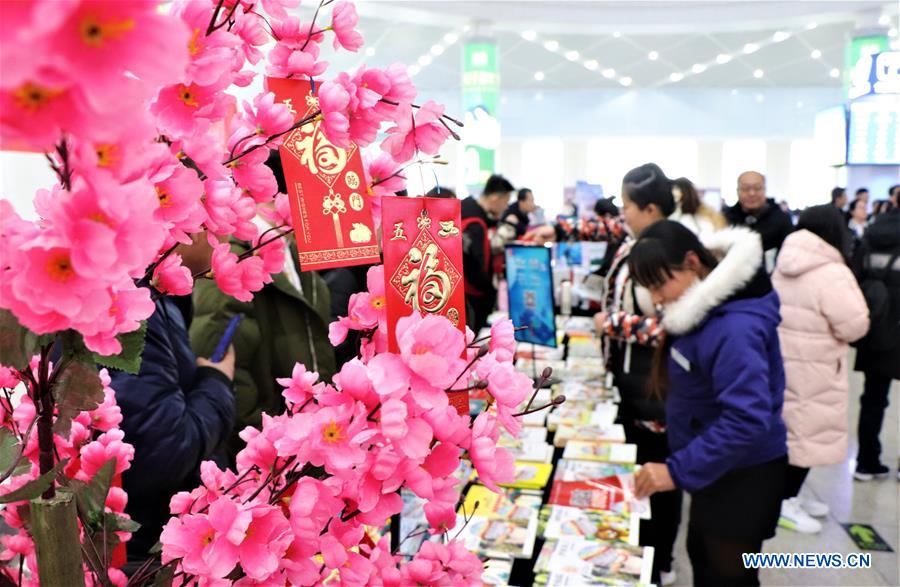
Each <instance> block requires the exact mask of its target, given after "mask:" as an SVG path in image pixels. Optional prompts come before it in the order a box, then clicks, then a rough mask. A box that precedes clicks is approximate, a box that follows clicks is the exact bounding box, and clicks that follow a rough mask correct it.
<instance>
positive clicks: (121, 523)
mask: <svg viewBox="0 0 900 587" xmlns="http://www.w3.org/2000/svg"><path fill="white" fill-rule="evenodd" d="M104 522H105V523H106V529H107V531H108V532H131V533H134V532H137V531H138V530H140V528H141V525H140V524H139V523H137V522H135V521H134V520H129V519H128V518H123V517H122V516H120V515H118V514H114V513H112V512H106V514H105V518H104Z"/></svg>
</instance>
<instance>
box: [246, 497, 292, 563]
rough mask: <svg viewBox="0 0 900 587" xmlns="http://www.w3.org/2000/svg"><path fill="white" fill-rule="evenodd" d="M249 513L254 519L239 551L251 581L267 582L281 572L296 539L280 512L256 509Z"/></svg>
mask: <svg viewBox="0 0 900 587" xmlns="http://www.w3.org/2000/svg"><path fill="white" fill-rule="evenodd" d="M250 513H251V514H252V516H253V518H252V520H251V521H250V524H249V525H248V526H247V532H246V535H245V538H244V541H243V542H241V544H240V550H239V551H238V552H239V556H240V562H241V568H242V569H244V572H245V573H247V576H248V577H250V578H251V579H254V580H256V581H264V580H266V579H268V578H269V577H270V576H271V575H272V574H273V573H275V572H276V571H277V570H278V566H279V563H280V560H281V557H282V556H284V553H285V552H287V549H288V546H289V545H290V543H291V540H292V538H293V535H292V534H291V532H290V524H289V523H288V521H287V519H286V518H285V517H284V515H283V514H282V513H281V509H280V508H277V507H274V506H270V505H257V506H254V507H252V508H251V509H250Z"/></svg>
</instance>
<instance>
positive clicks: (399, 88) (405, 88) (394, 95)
mask: <svg viewBox="0 0 900 587" xmlns="http://www.w3.org/2000/svg"><path fill="white" fill-rule="evenodd" d="M384 74H385V75H386V76H387V77H388V81H389V82H390V84H391V89H390V90H388V92H387V93H385V94H383V96H382V97H383V98H384V101H382V102H380V103H378V104H376V105H375V108H376V110H378V111H379V113H380V114H381V116H382V117H383V118H385V119H396V106H393V105H392V104H390V103H391V102H392V103H393V104H412V101H413V100H414V99H415V97H416V86H414V85H413V83H412V80H410V78H409V73H408V72H407V70H406V66H405V65H403V64H402V63H394V64H393V65H390V66H388V68H387V69H385V70H384Z"/></svg>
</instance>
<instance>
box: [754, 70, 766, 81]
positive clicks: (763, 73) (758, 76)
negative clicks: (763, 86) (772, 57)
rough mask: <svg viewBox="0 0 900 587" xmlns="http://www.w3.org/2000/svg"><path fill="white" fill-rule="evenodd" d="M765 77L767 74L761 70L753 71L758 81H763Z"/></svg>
mask: <svg viewBox="0 0 900 587" xmlns="http://www.w3.org/2000/svg"><path fill="white" fill-rule="evenodd" d="M764 75H765V72H764V71H763V70H761V69H755V70H753V77H755V78H756V79H762V76H764Z"/></svg>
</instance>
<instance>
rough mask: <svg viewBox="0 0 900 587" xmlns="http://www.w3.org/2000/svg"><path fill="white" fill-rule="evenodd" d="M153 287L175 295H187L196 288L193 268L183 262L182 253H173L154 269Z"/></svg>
mask: <svg viewBox="0 0 900 587" xmlns="http://www.w3.org/2000/svg"><path fill="white" fill-rule="evenodd" d="M153 287H155V288H156V289H158V290H159V291H161V292H163V293H167V294H171V295H175V296H186V295H188V294H189V293H191V291H192V290H193V289H194V278H193V276H192V275H191V270H190V269H188V268H187V267H185V266H184V265H182V264H181V255H179V254H178V253H172V254H170V255H169V256H168V257H166V258H165V259H163V262H162V263H160V264H159V265H157V266H156V269H154V270H153Z"/></svg>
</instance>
